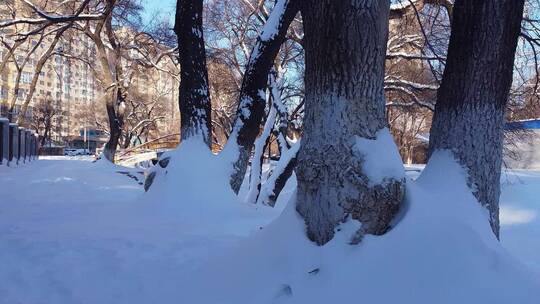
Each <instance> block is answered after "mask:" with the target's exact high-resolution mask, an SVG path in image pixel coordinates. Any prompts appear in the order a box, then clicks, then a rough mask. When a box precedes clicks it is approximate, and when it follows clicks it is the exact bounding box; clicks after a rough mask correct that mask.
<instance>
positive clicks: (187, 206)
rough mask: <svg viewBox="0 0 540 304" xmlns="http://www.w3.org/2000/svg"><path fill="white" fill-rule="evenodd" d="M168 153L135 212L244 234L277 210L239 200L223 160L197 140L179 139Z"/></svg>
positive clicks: (203, 229)
mask: <svg viewBox="0 0 540 304" xmlns="http://www.w3.org/2000/svg"><path fill="white" fill-rule="evenodd" d="M167 156H170V161H169V164H168V166H167V167H166V168H163V169H161V168H160V169H158V170H159V171H158V172H157V174H156V177H155V179H154V182H153V184H152V187H151V188H150V189H149V191H148V192H147V193H146V194H145V195H143V196H142V197H141V199H140V201H141V202H142V204H140V206H141V208H140V210H139V212H142V213H144V214H145V215H149V214H150V215H152V216H151V218H153V219H155V220H156V221H158V222H167V221H170V222H174V223H181V226H182V227H184V229H183V230H184V232H185V229H187V230H190V231H192V232H194V233H198V234H201V235H215V234H220V235H223V234H232V235H238V236H247V235H249V234H250V232H251V231H253V230H256V229H259V228H260V227H261V225H265V224H267V223H269V222H270V221H271V220H272V219H274V218H275V217H276V215H277V212H278V211H277V210H274V209H272V208H270V207H266V206H255V205H253V204H245V203H243V202H241V200H240V199H239V198H238V197H237V196H236V195H235V194H234V192H233V191H232V190H231V187H230V185H229V177H230V168H229V166H228V163H227V162H226V161H224V159H223V157H221V156H220V155H214V154H213V153H212V152H211V151H210V150H209V149H208V146H206V145H205V144H204V143H203V142H202V141H199V140H196V139H190V140H184V141H183V142H182V145H181V147H179V148H177V149H176V150H174V151H172V152H171V153H170V154H169V155H166V157H167ZM176 228H178V225H176Z"/></svg>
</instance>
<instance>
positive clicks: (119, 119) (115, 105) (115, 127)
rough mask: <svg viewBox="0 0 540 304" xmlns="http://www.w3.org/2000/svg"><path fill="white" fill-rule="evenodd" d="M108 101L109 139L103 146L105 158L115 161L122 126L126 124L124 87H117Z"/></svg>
mask: <svg viewBox="0 0 540 304" xmlns="http://www.w3.org/2000/svg"><path fill="white" fill-rule="evenodd" d="M111 95H112V96H111V97H110V98H108V99H107V101H106V108H107V117H108V118H109V130H110V136H109V140H108V141H107V143H106V144H105V147H104V148H103V155H104V156H105V158H106V159H107V160H109V161H111V162H113V163H114V158H115V156H116V150H117V148H118V143H119V142H120V137H121V136H122V128H123V126H124V108H125V98H126V93H125V92H124V91H123V89H120V88H118V89H116V90H115V93H113V94H111Z"/></svg>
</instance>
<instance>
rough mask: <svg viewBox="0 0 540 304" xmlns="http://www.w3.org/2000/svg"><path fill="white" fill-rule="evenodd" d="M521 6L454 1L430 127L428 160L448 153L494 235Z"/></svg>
mask: <svg viewBox="0 0 540 304" xmlns="http://www.w3.org/2000/svg"><path fill="white" fill-rule="evenodd" d="M523 5H524V1H523V0H500V1H499V0H456V2H455V5H454V22H453V23H452V33H451V36H450V43H449V46H448V57H447V63H446V69H445V71H444V74H443V80H442V84H441V87H440V89H439V92H438V96H437V104H436V106H435V114H434V117H433V123H432V126H431V135H430V147H429V150H430V154H433V153H434V152H435V151H436V150H442V149H445V150H450V151H452V152H453V153H454V156H455V157H456V159H457V160H458V161H459V162H460V163H461V165H463V166H464V167H465V168H467V169H468V173H469V181H468V182H469V186H470V187H471V189H472V191H473V193H474V194H475V196H476V198H477V199H478V201H479V202H480V203H481V204H482V205H483V206H485V207H486V208H487V209H488V210H489V213H490V223H491V228H492V230H493V232H494V233H495V235H497V236H498V235H499V193H500V184H499V183H500V181H499V179H500V174H501V165H502V136H503V125H504V112H505V108H506V102H507V100H508V92H509V89H510V85H511V83H512V68H513V62H514V54H515V50H516V45H517V38H518V35H519V32H520V24H521V18H522V15H523Z"/></svg>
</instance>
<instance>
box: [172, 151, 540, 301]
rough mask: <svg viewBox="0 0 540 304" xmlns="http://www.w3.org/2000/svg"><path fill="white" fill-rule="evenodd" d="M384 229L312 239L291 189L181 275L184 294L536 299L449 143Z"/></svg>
mask: <svg viewBox="0 0 540 304" xmlns="http://www.w3.org/2000/svg"><path fill="white" fill-rule="evenodd" d="M407 190H408V191H407V192H408V194H407V199H406V207H405V209H406V210H403V214H402V217H401V220H400V221H399V223H397V224H396V226H395V227H394V228H393V229H392V230H391V231H390V232H388V233H387V234H385V235H383V236H379V237H375V236H367V237H366V238H365V239H364V240H363V241H362V243H361V244H359V245H354V246H353V245H349V244H348V241H349V240H350V238H351V236H352V233H354V231H356V230H357V229H358V227H355V226H357V225H358V224H356V222H355V221H349V222H348V223H345V224H344V225H342V226H341V228H340V231H337V232H336V236H335V237H334V239H333V240H332V241H331V242H329V243H328V244H326V245H325V246H322V247H318V246H316V245H314V244H313V243H312V242H310V241H309V240H308V239H307V238H306V237H305V233H304V223H303V221H302V219H301V218H299V216H298V215H297V213H296V211H295V209H294V199H293V200H292V201H291V202H290V203H289V205H288V206H287V208H286V210H285V211H284V212H283V214H282V215H281V216H280V217H279V218H278V219H277V220H275V221H274V222H272V223H271V224H270V225H268V226H267V227H265V228H264V229H262V231H260V232H258V233H256V234H254V235H252V236H251V237H250V238H249V239H248V240H246V241H244V242H242V243H241V244H240V245H239V246H238V247H237V248H236V249H235V250H232V251H231V252H229V253H227V254H224V255H223V256H221V257H219V258H216V259H215V260H214V261H212V262H210V263H208V264H205V265H204V266H203V267H201V268H200V269H199V270H198V271H197V274H196V275H195V276H190V277H189V279H186V280H185V281H184V282H182V283H181V284H180V286H183V288H185V296H186V299H185V301H184V302H186V303H250V304H253V303H349V302H367V303H411V304H413V303H415V304H416V303H475V304H477V303H490V304H493V303H501V304H502V303H522V304H524V303H538V299H540V289H539V287H540V283H539V282H540V281H539V280H538V277H537V276H536V275H535V274H533V273H531V272H529V271H528V270H527V269H525V268H524V266H523V265H521V264H520V263H519V262H517V261H516V260H515V259H514V258H513V257H511V256H510V255H509V254H508V253H507V252H506V251H505V250H504V249H503V248H502V247H501V245H500V244H499V242H498V241H497V240H496V238H495V237H494V235H493V233H492V232H491V229H490V226H489V222H488V214H487V211H486V210H484V209H483V208H482V207H481V206H480V204H478V202H477V201H476V199H475V198H474V196H473V195H472V194H471V192H470V191H469V189H468V188H467V185H466V175H465V172H464V170H463V169H462V168H461V167H460V166H459V165H457V163H456V162H455V160H454V159H453V157H452V156H451V154H450V153H448V152H444V151H440V152H438V153H436V154H435V155H434V156H433V157H432V159H431V161H430V163H429V164H428V166H427V168H426V169H425V171H424V172H423V174H422V176H421V177H420V178H419V179H418V180H417V181H416V182H409V185H408V187H407Z"/></svg>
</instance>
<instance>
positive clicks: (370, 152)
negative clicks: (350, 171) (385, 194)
mask: <svg viewBox="0 0 540 304" xmlns="http://www.w3.org/2000/svg"><path fill="white" fill-rule="evenodd" d="M354 147H355V151H356V152H359V154H360V155H359V156H360V157H362V158H363V159H364V162H363V169H364V172H365V173H366V175H367V177H368V178H369V182H370V185H378V184H382V183H384V181H385V178H393V179H395V180H401V179H403V178H404V177H405V171H404V170H403V162H402V160H401V156H400V155H399V153H398V149H397V146H396V144H395V142H394V138H393V137H392V134H390V130H388V128H383V129H381V130H379V131H378V132H377V138H375V139H369V138H363V137H359V136H356V143H355V145H354Z"/></svg>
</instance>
